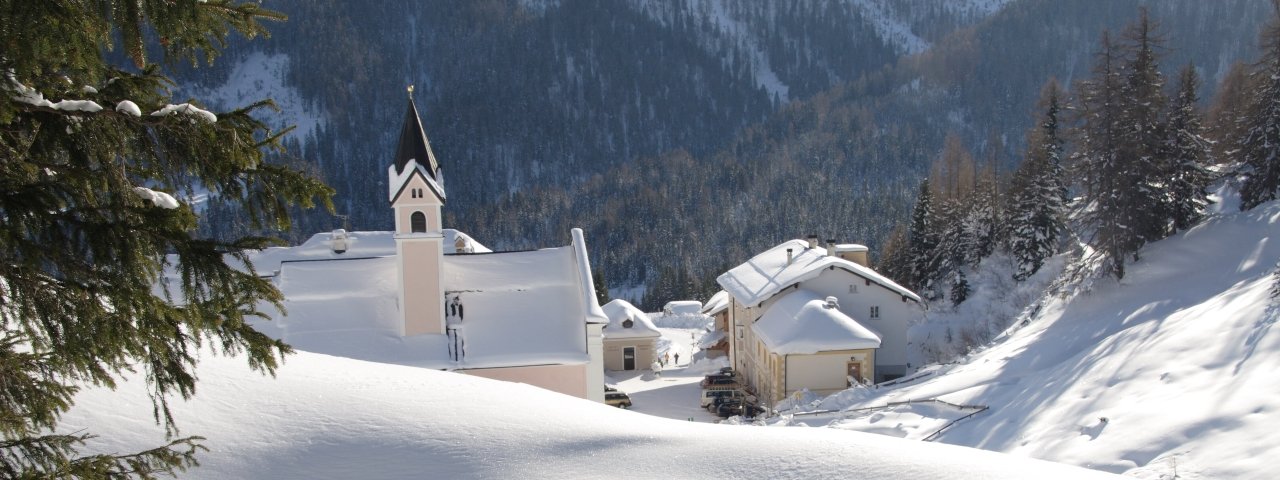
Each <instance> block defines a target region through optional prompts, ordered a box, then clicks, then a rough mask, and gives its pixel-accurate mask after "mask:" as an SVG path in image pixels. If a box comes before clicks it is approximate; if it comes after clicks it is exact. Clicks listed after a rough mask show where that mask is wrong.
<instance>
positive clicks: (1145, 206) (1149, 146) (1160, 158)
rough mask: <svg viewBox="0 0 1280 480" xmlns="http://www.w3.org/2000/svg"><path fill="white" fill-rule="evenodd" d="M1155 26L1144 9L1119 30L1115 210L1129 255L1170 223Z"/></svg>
mask: <svg viewBox="0 0 1280 480" xmlns="http://www.w3.org/2000/svg"><path fill="white" fill-rule="evenodd" d="M1157 29H1158V25H1157V23H1156V22H1154V21H1153V20H1151V18H1150V15H1149V14H1148V12H1147V9H1146V8H1145V7H1143V8H1142V9H1140V14H1139V17H1138V21H1137V22H1136V23H1134V24H1131V25H1129V27H1128V28H1126V29H1125V33H1124V37H1125V40H1126V41H1127V45H1125V47H1126V49H1127V50H1128V53H1129V56H1130V58H1129V60H1128V62H1127V64H1126V65H1125V69H1124V70H1125V80H1124V82H1123V83H1122V84H1121V85H1122V86H1121V93H1120V100H1121V103H1120V116H1121V118H1122V120H1121V122H1122V126H1121V129H1120V132H1121V137H1120V144H1119V146H1120V152H1119V154H1120V157H1121V158H1120V162H1121V164H1122V165H1121V168H1120V171H1119V172H1120V174H1121V178H1123V179H1124V183H1122V184H1121V185H1120V188H1119V189H1118V190H1117V194H1118V195H1119V196H1120V199H1119V202H1120V209H1121V212H1122V213H1123V214H1124V216H1125V217H1126V218H1127V219H1128V224H1127V227H1128V228H1130V229H1132V231H1131V232H1130V235H1131V236H1132V238H1131V239H1130V247H1129V251H1130V252H1136V251H1137V250H1138V248H1140V247H1141V246H1142V245H1144V244H1146V243H1148V242H1153V241H1156V240H1159V239H1161V238H1164V237H1165V236H1166V235H1168V231H1169V223H1170V222H1169V219H1170V218H1171V217H1172V215H1171V212H1170V206H1169V202H1168V198H1167V195H1165V192H1164V188H1163V187H1164V185H1163V183H1164V182H1163V181H1164V180H1165V179H1166V178H1167V177H1168V172H1169V170H1170V169H1171V168H1170V166H1169V164H1168V159H1167V158H1166V157H1165V156H1164V155H1163V154H1164V153H1165V152H1164V151H1163V149H1164V145H1165V133H1164V126H1165V123H1164V121H1163V120H1162V119H1161V115H1162V114H1163V113H1164V105H1165V101H1166V98H1165V94H1164V76H1163V75H1162V74H1161V73H1160V69H1159V65H1158V54H1157V50H1161V49H1163V43H1164V40H1163V39H1162V38H1161V37H1160V35H1158V34H1157V33H1155V31H1156V30H1157Z"/></svg>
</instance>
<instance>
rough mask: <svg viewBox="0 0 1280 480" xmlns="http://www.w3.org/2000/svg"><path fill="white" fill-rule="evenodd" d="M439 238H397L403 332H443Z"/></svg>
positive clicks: (406, 334)
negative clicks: (398, 242) (398, 239)
mask: <svg viewBox="0 0 1280 480" xmlns="http://www.w3.org/2000/svg"><path fill="white" fill-rule="evenodd" d="M442 241H443V240H442V239H440V238H424V239H405V240H401V242H400V269H401V271H400V275H401V276H402V278H401V279H400V285H401V287H400V288H401V291H400V297H401V301H400V304H401V307H400V308H402V309H404V310H402V311H403V312H404V313H403V315H404V317H405V318H404V334H405V336H410V335H422V334H434V335H443V334H444V291H443V290H441V286H440V261H441V258H440V256H441V253H440V251H441V249H442V248H443V245H441V242H442Z"/></svg>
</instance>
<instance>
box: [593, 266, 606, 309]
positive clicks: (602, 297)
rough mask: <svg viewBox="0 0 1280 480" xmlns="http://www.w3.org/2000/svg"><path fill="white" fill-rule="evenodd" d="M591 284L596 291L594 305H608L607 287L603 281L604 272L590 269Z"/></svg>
mask: <svg viewBox="0 0 1280 480" xmlns="http://www.w3.org/2000/svg"><path fill="white" fill-rule="evenodd" d="M591 283H592V284H593V286H594V287H595V289H596V303H599V304H600V305H604V304H606V303H609V287H608V285H607V284H606V283H605V281H604V270H600V269H598V268H594V269H592V273H591Z"/></svg>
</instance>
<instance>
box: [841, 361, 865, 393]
mask: <svg viewBox="0 0 1280 480" xmlns="http://www.w3.org/2000/svg"><path fill="white" fill-rule="evenodd" d="M846 367H847V369H846V370H845V373H846V374H847V375H848V376H847V377H845V380H846V381H847V382H846V383H848V385H846V386H849V387H852V386H853V382H858V383H862V362H849V363H848V364H846Z"/></svg>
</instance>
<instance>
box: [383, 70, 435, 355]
mask: <svg viewBox="0 0 1280 480" xmlns="http://www.w3.org/2000/svg"><path fill="white" fill-rule="evenodd" d="M394 160H395V161H394V163H392V164H391V165H390V166H388V167H387V177H388V179H389V181H388V182H387V186H388V189H389V194H390V200H391V208H392V209H393V210H394V211H395V218H396V230H395V240H396V259H397V260H398V271H399V276H400V302H399V304H400V315H401V318H402V319H403V325H404V330H403V332H402V333H403V334H404V335H405V336H410V335H423V334H436V335H443V334H444V333H445V322H444V286H443V285H444V273H443V268H442V267H443V265H444V233H443V232H442V229H443V227H442V225H441V217H440V208H441V207H443V206H444V200H445V192H444V177H443V175H442V173H441V171H440V164H439V163H438V162H436V156H435V154H434V153H432V152H431V144H430V143H429V142H427V134H426V132H425V131H424V130H423V128H422V120H421V117H420V116H419V115H418V107H417V105H415V104H414V103H413V87H412V86H410V87H409V107H408V111H407V112H405V117H404V124H403V126H401V130H400V142H399V145H398V146H397V147H396V156H395V159H394Z"/></svg>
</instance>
